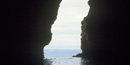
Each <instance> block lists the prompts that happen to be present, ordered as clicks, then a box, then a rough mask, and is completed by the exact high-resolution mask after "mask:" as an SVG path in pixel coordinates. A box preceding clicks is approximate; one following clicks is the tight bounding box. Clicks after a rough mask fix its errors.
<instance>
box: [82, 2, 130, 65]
mask: <svg viewBox="0 0 130 65" xmlns="http://www.w3.org/2000/svg"><path fill="white" fill-rule="evenodd" d="M88 4H89V5H90V10H89V13H88V16H87V17H86V18H85V19H84V20H83V21H82V28H83V29H82V35H81V36H82V38H81V44H82V45H81V48H82V50H83V54H82V55H83V57H87V58H89V59H91V60H94V61H98V62H101V63H103V62H104V63H105V62H106V63H107V64H108V63H110V64H111V63H115V64H116V63H117V64H118V63H119V62H120V64H124V63H125V62H126V59H125V58H128V56H129V44H128V25H129V23H128V19H129V18H128V17H129V16H128V14H129V13H128V11H129V7H128V6H129V4H128V1H122V0H89V2H88Z"/></svg>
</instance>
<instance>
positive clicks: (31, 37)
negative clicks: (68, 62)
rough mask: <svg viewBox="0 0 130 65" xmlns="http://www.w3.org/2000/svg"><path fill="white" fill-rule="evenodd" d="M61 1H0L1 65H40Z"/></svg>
mask: <svg viewBox="0 0 130 65" xmlns="http://www.w3.org/2000/svg"><path fill="white" fill-rule="evenodd" d="M60 2H61V0H3V1H1V4H0V5H1V6H0V8H1V23H0V24H1V25H0V30H1V33H0V37H1V39H0V43H1V44H0V65H43V64H42V63H43V48H44V46H45V45H47V44H48V43H49V42H50V40H51V35H52V34H51V25H52V24H53V23H54V21H55V19H56V16H57V12H58V8H59V4H60Z"/></svg>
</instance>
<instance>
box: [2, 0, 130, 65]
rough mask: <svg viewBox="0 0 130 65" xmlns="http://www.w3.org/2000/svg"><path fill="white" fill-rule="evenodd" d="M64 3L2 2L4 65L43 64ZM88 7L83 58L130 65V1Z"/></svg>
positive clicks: (94, 64)
mask: <svg viewBox="0 0 130 65" xmlns="http://www.w3.org/2000/svg"><path fill="white" fill-rule="evenodd" d="M61 1H62V0H6V1H5V0H3V1H1V4H0V5H1V6H0V7H1V25H0V29H1V32H0V37H1V39H0V42H1V45H0V51H1V54H0V64H1V65H43V58H44V56H43V48H44V47H45V46H46V45H48V44H49V42H50V41H51V37H52V33H51V26H52V24H53V23H54V21H55V20H56V18H57V12H58V8H59V4H60V3H61ZM86 2H87V1H86ZM88 4H89V6H90V10H89V13H88V15H87V16H86V17H85V18H84V20H83V21H82V25H83V26H82V34H81V36H82V37H81V49H82V51H83V53H82V55H81V57H82V58H87V59H88V60H90V65H104V64H105V65H109V64H111V65H112V64H113V65H117V64H121V65H124V64H129V63H128V62H129V61H128V58H129V55H130V54H129V53H130V51H129V49H130V48H129V10H130V9H129V6H130V4H129V1H127V0H126V1H123V0H89V1H88Z"/></svg>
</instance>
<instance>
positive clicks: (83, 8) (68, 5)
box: [45, 0, 89, 49]
mask: <svg viewBox="0 0 130 65" xmlns="http://www.w3.org/2000/svg"><path fill="white" fill-rule="evenodd" d="M87 2H88V1H87V0H63V1H62V2H61V4H60V8H59V10H58V16H57V20H56V21H55V23H54V24H53V25H52V30H51V31H52V33H53V36H52V40H51V42H50V44H49V45H47V46H46V47H45V49H52V48H56V49H61V48H62V49H63V48H64V49H70V48H71V49H79V48H80V38H81V36H80V34H81V21H82V20H83V18H84V17H85V16H86V15H87V14H88V11H89V6H88V5H87V4H88V3H87Z"/></svg>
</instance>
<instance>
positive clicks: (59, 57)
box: [44, 49, 86, 65]
mask: <svg viewBox="0 0 130 65" xmlns="http://www.w3.org/2000/svg"><path fill="white" fill-rule="evenodd" d="M78 53H81V50H80V49H45V50H44V55H45V59H44V62H45V64H44V65H86V64H85V63H86V61H84V60H82V58H80V57H72V56H74V55H76V54H78Z"/></svg>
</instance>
